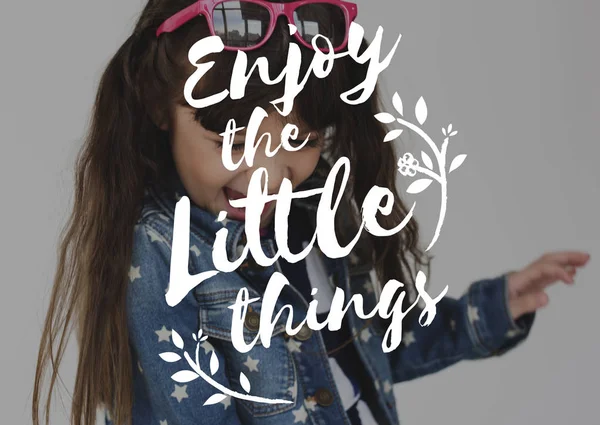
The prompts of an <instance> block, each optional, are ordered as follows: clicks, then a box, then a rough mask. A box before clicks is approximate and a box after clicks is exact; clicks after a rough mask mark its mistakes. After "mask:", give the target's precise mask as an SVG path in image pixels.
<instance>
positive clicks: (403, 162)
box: [375, 93, 467, 251]
mask: <svg viewBox="0 0 600 425" xmlns="http://www.w3.org/2000/svg"><path fill="white" fill-rule="evenodd" d="M392 104H393V106H394V109H395V110H396V112H397V114H398V115H399V117H397V118H396V117H394V115H392V114H391V113H389V112H379V113H377V114H375V119H376V120H377V121H379V122H381V123H382V124H385V125H389V124H392V123H394V122H396V123H398V124H400V125H403V126H404V127H405V128H404V129H402V128H400V129H392V130H390V131H389V132H388V133H387V134H386V135H385V138H384V139H383V142H384V143H387V142H390V141H392V140H395V139H397V138H398V137H400V135H401V134H402V132H403V131H404V130H405V129H408V130H410V131H413V132H414V133H416V134H417V135H418V136H419V137H420V138H421V139H422V140H423V141H424V142H425V143H426V144H427V145H428V146H429V148H430V149H431V152H432V153H433V159H434V160H435V164H434V161H433V160H432V158H431V157H430V156H429V155H428V154H427V153H426V152H425V151H421V160H422V161H421V164H423V166H421V165H420V163H419V161H418V160H417V159H415V158H414V157H413V155H412V154H411V153H409V152H407V153H405V154H404V155H403V156H402V157H401V158H400V159H399V160H398V171H399V172H400V174H402V175H403V176H408V177H414V176H416V175H417V174H422V175H423V176H424V178H418V179H417V180H415V181H413V182H412V183H411V184H410V185H409V186H408V188H407V189H406V192H407V193H410V194H417V193H421V192H423V191H424V190H425V189H427V188H428V187H429V185H430V184H431V183H433V182H434V181H435V182H437V183H438V184H439V185H440V188H441V193H440V195H441V196H440V197H441V206H440V215H439V219H438V223H437V226H436V229H435V234H434V236H433V239H432V240H431V242H430V244H429V246H428V247H427V249H426V251H429V249H430V248H431V247H432V246H433V245H434V244H435V242H436V241H437V239H438V237H439V235H440V230H441V228H442V223H443V222H444V217H445V216H446V208H447V198H448V174H450V173H451V172H453V171H454V170H456V169H457V168H458V167H460V166H461V165H462V164H463V162H464V160H465V158H466V157H467V155H466V154H459V155H456V156H455V157H454V158H453V159H452V161H451V162H450V166H449V167H448V166H447V159H448V158H447V155H448V143H449V141H450V138H452V137H454V136H456V135H457V134H458V131H456V130H453V129H452V124H449V125H448V127H447V128H446V127H444V128H442V134H443V135H444V139H443V142H442V143H441V146H440V147H438V146H437V145H436V143H435V142H434V141H433V140H432V138H431V137H430V136H429V135H428V134H427V133H426V132H425V131H424V130H423V128H421V127H420V126H423V124H425V121H426V120H427V114H428V111H427V104H426V103H425V99H423V97H422V96H421V97H420V98H419V100H418V101H417V103H416V105H415V117H416V118H417V121H418V123H419V125H416V124H413V123H411V122H409V121H407V120H405V119H404V118H403V117H404V105H403V103H402V99H400V95H399V94H398V93H394V96H393V98H392ZM413 207H414V205H413ZM411 215H412V209H411V210H410V211H409V215H407V217H408V219H410V216H411Z"/></svg>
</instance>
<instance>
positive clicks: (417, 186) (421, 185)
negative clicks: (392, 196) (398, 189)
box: [406, 179, 433, 193]
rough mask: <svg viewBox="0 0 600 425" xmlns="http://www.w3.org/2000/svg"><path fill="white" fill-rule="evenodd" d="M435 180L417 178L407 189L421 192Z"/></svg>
mask: <svg viewBox="0 0 600 425" xmlns="http://www.w3.org/2000/svg"><path fill="white" fill-rule="evenodd" d="M432 181H433V180H431V179H419V180H415V181H414V182H412V183H411V184H410V186H408V189H406V192H407V193H421V192H423V191H424V190H425V189H427V187H428V186H429V185H430V184H431V182H432Z"/></svg>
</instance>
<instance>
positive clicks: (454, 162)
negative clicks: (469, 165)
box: [448, 153, 467, 173]
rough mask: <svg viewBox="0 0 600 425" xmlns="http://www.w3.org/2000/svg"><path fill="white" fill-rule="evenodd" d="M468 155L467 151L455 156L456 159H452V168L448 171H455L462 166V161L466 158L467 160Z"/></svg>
mask: <svg viewBox="0 0 600 425" xmlns="http://www.w3.org/2000/svg"><path fill="white" fill-rule="evenodd" d="M466 157H467V154H466V153H462V154H460V155H456V156H455V157H454V159H453V160H452V164H450V170H449V171H448V173H451V172H452V171H454V170H456V169H457V168H458V167H460V166H461V165H462V163H463V162H464V160H465V158H466Z"/></svg>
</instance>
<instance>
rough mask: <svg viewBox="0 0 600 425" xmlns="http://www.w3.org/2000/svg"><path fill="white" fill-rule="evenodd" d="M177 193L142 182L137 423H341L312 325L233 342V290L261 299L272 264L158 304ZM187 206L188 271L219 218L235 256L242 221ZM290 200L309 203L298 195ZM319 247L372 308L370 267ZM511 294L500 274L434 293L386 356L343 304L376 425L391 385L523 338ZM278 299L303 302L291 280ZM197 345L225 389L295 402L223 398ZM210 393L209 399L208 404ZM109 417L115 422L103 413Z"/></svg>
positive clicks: (378, 329)
mask: <svg viewBox="0 0 600 425" xmlns="http://www.w3.org/2000/svg"><path fill="white" fill-rule="evenodd" d="M181 196H187V193H186V192H185V189H184V188H183V186H182V185H181V182H180V181H178V185H176V186H174V190H173V191H157V190H151V189H148V190H146V192H145V197H144V204H143V208H142V213H141V215H140V217H139V220H138V222H137V224H136V226H135V230H134V247H133V256H132V263H131V268H130V272H129V284H128V285H129V286H128V295H127V315H128V327H129V329H128V331H129V335H130V337H129V338H130V346H131V352H132V366H133V373H134V376H133V381H134V382H133V388H134V403H133V412H132V414H133V425H201V424H207V425H208V424H211V425H212V424H229V425H236V424H247V425H255V424H256V425H258V424H261V425H287V424H297V423H300V424H311V425H342V424H343V425H349V420H348V417H347V415H346V413H345V411H344V409H343V407H342V404H341V401H340V396H339V393H338V390H337V388H336V386H335V383H334V380H333V375H332V371H331V369H330V364H329V362H328V358H327V353H326V349H325V345H324V342H323V338H322V336H321V333H320V332H319V331H312V330H310V329H309V328H306V329H303V330H302V331H301V332H299V333H298V334H296V335H294V336H289V335H287V333H286V332H285V323H286V319H287V314H282V315H281V317H280V320H279V321H278V322H277V323H276V325H275V327H274V331H273V336H272V338H271V343H270V347H268V348H266V347H264V346H263V345H262V343H261V341H260V339H259V340H258V343H257V344H256V345H255V346H254V347H253V348H252V349H251V350H250V351H249V352H248V353H240V352H238V351H237V350H236V349H235V348H234V346H233V344H232V342H231V333H230V332H231V324H232V310H231V309H229V308H228V307H229V306H230V305H232V304H233V303H234V302H235V299H236V296H237V294H238V291H239V290H240V289H241V288H247V289H248V291H249V294H250V298H259V297H261V296H262V294H263V291H264V289H265V287H266V284H267V282H268V280H269V277H270V276H271V275H272V274H273V273H274V272H275V271H281V269H280V267H279V263H278V262H275V263H274V264H273V265H272V266H269V267H262V266H260V265H258V264H257V263H256V262H254V261H252V258H251V256H250V255H249V256H248V260H246V262H244V263H243V264H242V266H241V267H239V268H238V269H237V270H236V271H234V272H230V273H222V272H220V273H219V274H217V275H216V276H214V277H211V278H209V279H208V280H205V281H204V282H202V283H201V284H200V285H198V286H196V287H195V288H194V289H193V290H192V291H190V292H189V293H188V294H187V295H186V296H185V298H184V299H183V300H182V301H181V302H180V303H179V304H177V305H175V306H174V307H170V306H169V305H168V304H167V303H166V301H165V293H166V291H167V286H168V282H169V271H170V260H171V243H172V237H173V225H174V210H175V204H176V203H177V201H178V200H179V199H180V197H181ZM296 201H299V200H294V202H296ZM190 205H191V220H190V256H189V273H190V274H191V275H193V274H198V273H201V272H204V271H208V270H215V267H214V266H213V262H212V246H213V242H214V239H215V233H216V231H217V230H219V229H221V228H222V227H223V226H225V227H226V228H227V230H228V236H227V250H228V255H229V258H230V259H235V258H237V256H238V255H237V247H238V245H239V244H240V243H243V239H244V237H243V235H244V223H243V222H240V221H226V222H225V223H223V222H217V221H216V216H215V215H214V214H212V213H210V212H208V211H206V210H204V209H201V208H199V207H198V206H196V205H195V204H194V203H193V202H191V201H190ZM298 205H299V206H300V207H303V208H309V207H310V206H308V205H307V204H302V203H301V202H298ZM291 225H293V223H292V224H291ZM262 247H263V250H264V252H265V254H266V255H267V256H268V257H273V256H274V254H275V250H276V249H275V247H274V246H273V242H272V241H271V240H266V241H265V242H263V245H262ZM315 249H316V246H315ZM321 255H322V256H323V261H324V264H325V265H326V268H327V272H328V274H329V276H330V277H331V278H332V281H333V283H334V284H335V285H336V286H338V287H341V288H343V290H344V292H345V294H346V298H345V299H346V301H347V300H349V299H350V296H351V294H356V293H360V294H362V296H363V298H364V306H365V308H364V311H367V312H368V311H371V310H372V308H373V307H374V306H375V305H376V303H377V299H376V291H375V290H373V289H374V286H373V277H374V273H372V271H371V270H364V269H360V267H354V266H353V265H352V262H351V261H349V258H347V257H344V258H339V259H330V258H328V257H326V256H324V255H323V254H321ZM436 295H437V294H432V296H436ZM507 297H508V292H507V281H506V274H503V275H501V276H498V277H495V278H486V279H482V280H479V281H476V282H474V283H472V284H471V285H470V287H469V288H468V290H467V291H466V293H465V294H464V295H463V296H462V297H460V298H459V299H453V298H450V297H445V298H443V299H442V300H441V301H439V302H438V303H437V310H436V315H435V318H434V319H433V322H432V323H431V324H430V325H429V326H426V327H423V326H421V325H420V324H419V323H418V322H417V321H414V323H410V322H406V320H405V321H404V322H403V324H402V325H403V338H402V343H401V344H400V346H399V347H398V348H396V349H395V350H393V351H391V352H389V353H384V352H383V350H382V347H381V345H382V338H383V334H384V331H385V329H383V328H382V326H381V323H380V321H378V320H370V321H365V320H363V319H361V318H360V317H358V316H357V314H356V312H355V310H354V308H350V309H348V311H347V313H346V317H347V320H348V323H349V326H350V329H351V330H352V332H353V334H355V335H356V334H357V335H358V337H356V338H354V339H353V342H352V343H353V344H354V346H355V347H356V350H357V352H358V354H359V357H360V359H361V362H362V364H360V365H356V366H357V373H359V374H360V375H361V376H362V391H363V393H364V394H365V395H366V397H367V402H368V405H369V407H370V409H371V411H372V412H373V414H374V416H375V418H376V420H377V422H378V423H379V424H380V425H387V424H394V425H397V424H399V419H398V417H399V415H398V410H397V406H396V400H395V399H394V392H393V391H392V386H393V384H395V383H399V382H404V381H408V380H412V379H414V378H417V377H419V376H423V375H427V374H431V373H434V372H437V371H439V370H441V369H443V368H445V367H447V366H450V365H452V364H455V363H457V362H459V361H460V360H464V359H481V358H486V357H490V356H498V355H501V354H503V353H505V352H506V351H508V350H510V349H512V348H513V347H515V346H516V345H517V344H519V343H520V342H522V341H523V340H524V339H525V338H526V337H527V335H528V334H529V332H530V329H531V326H532V324H533V319H534V317H535V313H531V314H528V315H525V316H522V317H521V318H519V320H517V321H513V319H512V318H511V316H510V313H509V310H508V305H507V300H508V298H507ZM285 304H290V305H292V306H293V315H294V323H298V322H300V321H302V320H303V319H304V317H305V314H306V311H307V308H308V304H307V303H306V301H305V300H304V298H302V297H301V295H300V293H299V292H298V291H297V290H295V288H293V287H292V286H291V285H286V286H285V287H284V290H283V291H282V293H281V295H280V297H279V300H278V302H277V306H276V309H275V312H277V311H279V310H280V309H281V307H282V306H283V305H285ZM250 306H251V308H252V311H249V312H248V313H247V315H246V319H245V326H244V339H245V341H246V342H247V343H249V342H250V341H252V340H253V339H254V338H255V336H256V333H257V329H258V321H259V315H258V314H257V313H260V310H261V299H259V300H258V301H256V302H253V303H252V304H250ZM286 311H287V310H286ZM376 317H378V316H376ZM172 330H174V331H176V334H177V335H175V333H174V332H172ZM199 331H201V333H200V332H199ZM199 333H200V336H201V337H200V338H198V334H199ZM177 336H179V337H180V338H178V337H177ZM206 337H207V338H206ZM177 345H179V348H178V347H177ZM182 346H183V350H182V349H181V347H182ZM196 350H197V356H198V357H197V359H198V363H197V366H198V367H199V369H200V370H202V371H203V372H204V373H205V374H206V375H207V376H210V378H212V380H214V382H217V383H218V384H220V385H222V386H223V387H225V388H226V389H230V390H233V391H236V392H238V393H242V394H248V393H249V394H251V395H255V396H260V397H264V398H269V399H280V400H287V401H291V403H276V404H266V403H259V402H254V401H248V400H244V399H239V398H235V397H231V396H226V397H224V396H223V395H220V396H219V395H218V394H223V391H222V390H221V389H218V388H216V387H215V386H214V385H211V384H209V383H208V382H207V381H206V380H204V379H203V378H201V377H198V374H197V373H195V372H191V371H192V370H193V368H192V367H191V366H190V362H188V359H189V360H190V361H195V352H196ZM184 351H185V352H187V353H188V354H189V357H186V356H185V355H184ZM167 352H168V353H176V354H171V355H170V356H172V357H171V358H169V361H166V360H165V359H163V358H162V357H161V353H167ZM177 359H178V360H177ZM180 371H188V372H182V373H180V375H179V376H184V375H185V376H186V379H184V381H187V382H176V381H175V380H174V379H172V376H173V375H174V374H175V373H177V372H180ZM248 387H250V388H248ZM248 389H249V391H247V390H248ZM209 399H210V402H214V403H210V402H209V404H207V405H204V403H205V402H206V401H207V400H209ZM106 424H107V425H112V422H111V418H110V414H109V413H108V412H107V413H106Z"/></svg>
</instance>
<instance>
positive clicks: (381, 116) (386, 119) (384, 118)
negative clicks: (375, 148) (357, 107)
mask: <svg viewBox="0 0 600 425" xmlns="http://www.w3.org/2000/svg"><path fill="white" fill-rule="evenodd" d="M375 119H376V120H377V121H379V122H381V123H384V124H389V123H392V122H394V120H395V118H394V116H393V115H392V114H388V113H387V112H380V113H378V114H376V115H375Z"/></svg>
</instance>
